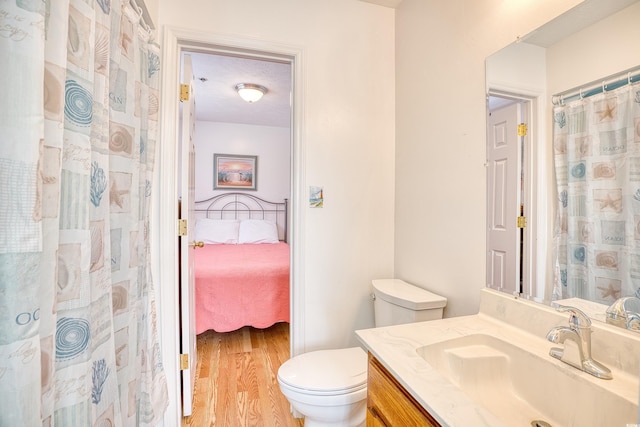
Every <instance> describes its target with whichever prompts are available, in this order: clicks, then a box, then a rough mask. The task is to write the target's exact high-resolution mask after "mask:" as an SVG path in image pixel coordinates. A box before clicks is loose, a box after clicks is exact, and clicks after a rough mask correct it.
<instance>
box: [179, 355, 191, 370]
mask: <svg viewBox="0 0 640 427" xmlns="http://www.w3.org/2000/svg"><path fill="white" fill-rule="evenodd" d="M185 369H189V355H188V354H181V355H180V370H181V371H184V370H185Z"/></svg>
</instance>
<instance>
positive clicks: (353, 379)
mask: <svg viewBox="0 0 640 427" xmlns="http://www.w3.org/2000/svg"><path fill="white" fill-rule="evenodd" d="M278 378H279V379H280V381H282V382H283V383H285V384H287V385H288V386H290V387H295V388H299V389H304V390H311V391H317V392H323V391H344V392H347V391H351V390H353V389H360V388H362V387H366V385H367V354H366V353H365V352H364V350H362V349H361V348H360V347H351V348H342V349H337V350H318V351H311V352H308V353H304V354H301V355H298V356H295V357H293V358H291V359H289V360H287V361H286V362H284V363H283V364H282V365H281V366H280V369H278Z"/></svg>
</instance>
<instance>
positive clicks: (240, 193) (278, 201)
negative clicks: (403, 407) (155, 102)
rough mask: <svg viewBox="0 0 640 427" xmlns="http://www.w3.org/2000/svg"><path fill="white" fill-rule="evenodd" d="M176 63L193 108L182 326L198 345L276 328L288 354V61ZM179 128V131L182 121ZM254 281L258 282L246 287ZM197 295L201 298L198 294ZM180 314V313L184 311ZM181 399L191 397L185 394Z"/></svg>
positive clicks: (195, 56)
mask: <svg viewBox="0 0 640 427" xmlns="http://www.w3.org/2000/svg"><path fill="white" fill-rule="evenodd" d="M180 57H181V70H182V71H181V74H183V73H184V71H183V70H184V68H183V67H184V64H185V59H187V58H188V60H189V61H190V62H191V67H192V74H193V82H192V83H191V86H192V87H191V90H192V96H193V97H194V99H195V108H194V113H193V115H194V119H195V120H194V126H193V137H192V141H193V146H194V151H195V156H194V162H193V166H192V167H193V169H194V175H195V183H194V188H193V196H192V199H193V201H194V202H195V206H194V208H195V213H194V219H195V222H194V223H195V227H194V228H193V234H190V235H189V242H191V241H192V240H193V242H192V243H193V244H191V245H190V246H193V248H194V249H195V250H194V251H192V252H193V253H195V256H194V257H193V258H194V260H195V266H194V272H195V278H196V279H195V286H196V289H195V292H194V294H195V298H194V303H193V304H194V308H195V316H194V315H193V313H191V316H183V319H185V318H188V317H190V318H191V319H192V320H191V322H192V323H195V331H196V333H197V334H198V335H197V338H196V337H194V342H196V343H197V346H200V345H201V344H202V343H203V342H204V341H206V339H204V338H203V337H205V336H206V335H207V331H215V333H216V334H234V333H236V334H237V333H238V331H240V330H246V328H253V329H255V331H256V333H258V334H260V333H261V331H263V330H264V331H267V330H268V329H269V328H271V327H272V325H274V324H278V328H279V329H280V330H282V328H283V327H284V326H283V325H286V329H287V333H286V334H280V335H279V338H278V340H279V345H280V346H281V345H282V344H283V342H282V337H285V338H286V348H287V350H288V349H289V348H290V347H291V342H290V340H289V336H290V334H289V331H290V322H291V316H290V313H291V312H292V310H291V306H290V305H291V304H292V302H291V301H292V298H291V297H290V291H291V288H292V286H291V283H290V281H291V277H292V275H291V273H290V265H291V260H292V258H293V256H292V253H293V251H291V249H290V248H289V245H290V242H291V237H292V234H293V233H292V230H291V228H292V227H290V224H291V222H292V221H291V218H292V215H291V214H292V212H291V210H292V208H291V207H292V206H293V205H292V204H291V203H290V201H291V200H292V179H293V155H292V153H293V137H292V134H293V132H292V131H293V126H292V99H293V96H292V92H293V66H292V63H291V60H290V59H286V58H279V57H274V56H273V55H269V54H265V53H257V52H253V53H247V52H246V51H243V52H234V51H229V49H220V48H211V49H207V50H203V49H201V48H200V47H199V48H198V49H193V50H191V49H184V50H182V51H181V55H180ZM181 81H184V76H183V79H182V80H181ZM242 85H245V86H247V85H259V86H261V87H262V88H263V91H264V94H263V96H262V99H260V100H259V101H255V102H247V101H245V100H244V99H242V98H241V97H240V95H239V93H238V91H237V87H239V86H242ZM181 123H182V124H181V126H183V127H184V126H185V123H186V120H185V119H183V120H181ZM179 164H180V165H183V164H185V163H184V162H179ZM178 176H179V177H180V176H183V174H181V173H179V174H178ZM178 187H179V188H180V186H178ZM272 224H273V225H274V227H273V229H272V227H271V225H272ZM273 230H274V231H275V237H274V233H273V232H272V231H273ZM190 233H191V231H190ZM200 242H202V244H203V245H204V246H203V247H200ZM212 250H215V252H211V251H212ZM247 251H250V255H247V253H248V252H247ZM283 251H285V252H283ZM276 252H277V254H276ZM205 253H206V257H207V258H205ZM254 260H255V261H256V262H255V264H258V265H260V266H261V268H263V267H264V266H265V265H268V266H269V267H267V269H263V270H261V271H256V272H255V273H248V271H249V270H250V269H252V268H253V267H252V266H253V264H254V263H253V262H252V261H254ZM285 263H286V266H285V265H284V264H285ZM285 268H286V273H285ZM254 274H255V276H256V277H260V280H258V279H254V278H253V277H252V276H253V275H254ZM209 275H210V276H209ZM267 276H268V278H267V279H265V277H267ZM258 282H259V283H258ZM205 283H206V285H205ZM220 283H225V284H226V285H225V286H227V287H226V288H223V287H222V285H220ZM198 286H200V288H198ZM205 286H207V288H206V289H207V291H203V289H205ZM253 286H255V287H253ZM181 287H182V284H181ZM192 297H193V296H192ZM252 298H253V299H254V300H255V301H254V300H252ZM181 306H182V307H183V311H184V307H185V306H184V304H181ZM183 314H184V313H183ZM183 322H184V320H183ZM192 326H193V325H192ZM184 330H185V328H183V331H184ZM183 333H184V332H183ZM209 334H210V333H209ZM261 336H266V337H269V334H266V335H261ZM267 339H268V338H267ZM203 340H204V341H203ZM183 347H184V345H183ZM207 348H209V347H206V346H205V347H203V348H199V349H198V350H197V354H198V358H197V359H196V358H194V359H193V360H197V362H196V363H197V364H198V367H197V368H196V366H191V369H193V372H194V373H195V372H200V360H198V359H200V358H203V360H208V359H210V357H208V356H207V355H204V356H203V355H202V350H206V349H207ZM223 350H224V349H223ZM181 353H184V351H181ZM288 353H289V351H287V354H288ZM194 356H195V354H194ZM284 360H286V359H283V360H282V361H284ZM197 381H198V379H197V378H196V379H195V387H197V388H199V389H201V388H202V384H198V383H197ZM193 385H194V384H192V386H193ZM184 393H193V390H183V394H184ZM213 393H214V395H216V394H217V393H216V392H215V391H213ZM194 398H197V395H195V396H194ZM192 403H193V404H192V405H191V408H183V414H184V415H190V414H191V409H193V410H194V411H197V410H198V405H197V401H195V400H193V401H192ZM212 404H215V402H212ZM196 415H198V414H196V413H195V412H194V413H193V416H196Z"/></svg>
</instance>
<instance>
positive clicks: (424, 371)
mask: <svg viewBox="0 0 640 427" xmlns="http://www.w3.org/2000/svg"><path fill="white" fill-rule="evenodd" d="M480 292H481V296H480V310H479V312H478V314H476V315H471V316H462V317H456V318H447V319H442V320H434V321H427V322H420V323H410V324H404V325H397V326H388V327H382V328H374V329H366V330H360V331H356V334H357V336H358V338H359V340H360V341H361V343H362V345H363V346H364V348H365V349H366V350H367V351H368V352H369V377H368V398H367V408H368V411H367V426H396V425H406V426H411V425H415V426H487V427H488V426H491V427H500V426H504V427H511V426H540V427H542V426H555V427H558V426H580V427H602V426H623V427H624V426H626V425H627V424H632V425H634V424H636V423H639V421H638V386H639V384H638V378H639V374H640V357H639V355H640V334H639V333H637V332H633V331H628V330H624V329H622V328H619V327H616V326H613V325H609V324H606V323H603V322H593V324H592V325H591V350H592V354H591V355H592V357H593V359H594V360H597V361H598V362H599V363H601V364H602V365H604V366H606V367H607V368H608V369H609V370H610V371H611V375H612V377H613V378H612V379H602V378H597V377H596V376H594V375H590V374H589V373H587V372H585V371H583V370H580V369H577V368H576V367H574V366H571V365H570V364H568V363H566V362H563V361H562V360H559V359H556V358H554V357H552V356H551V355H550V354H549V353H550V349H551V348H553V347H557V346H558V344H557V343H556V344H554V343H552V342H550V341H549V340H548V339H547V333H548V332H549V331H551V330H552V329H554V328H557V327H561V326H565V325H569V314H568V313H566V312H558V311H556V310H555V309H554V308H552V307H548V306H544V305H541V304H537V303H533V302H531V301H528V300H524V299H521V298H519V297H515V296H512V295H509V294H505V293H502V292H498V291H495V290H492V289H488V288H486V289H483V290H481V291H480ZM564 345H565V347H566V351H567V352H573V353H572V354H577V353H575V351H576V348H574V347H572V344H571V343H569V342H565V343H564Z"/></svg>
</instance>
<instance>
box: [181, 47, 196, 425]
mask: <svg viewBox="0 0 640 427" xmlns="http://www.w3.org/2000/svg"><path fill="white" fill-rule="evenodd" d="M183 70H184V71H183V72H184V77H183V84H185V85H189V86H190V91H189V92H190V95H189V99H188V100H186V101H183V102H182V131H181V137H180V212H179V216H180V219H181V220H186V221H187V234H186V235H183V236H181V237H180V335H181V336H180V347H181V353H182V354H183V355H184V354H186V355H188V360H189V361H188V367H187V368H186V369H183V370H182V415H183V416H188V415H191V412H192V406H193V387H194V385H195V375H196V362H197V360H196V359H197V352H196V333H195V330H196V329H195V328H196V322H195V313H196V310H195V277H194V264H193V263H194V256H193V251H195V250H196V245H195V244H194V243H196V242H193V241H192V239H193V235H194V233H193V229H194V225H195V215H194V211H195V208H194V202H195V200H194V195H195V164H194V160H195V148H194V144H193V136H194V132H195V95H194V93H193V84H192V81H193V71H192V67H191V57H190V56H189V55H185V56H184V61H183Z"/></svg>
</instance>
